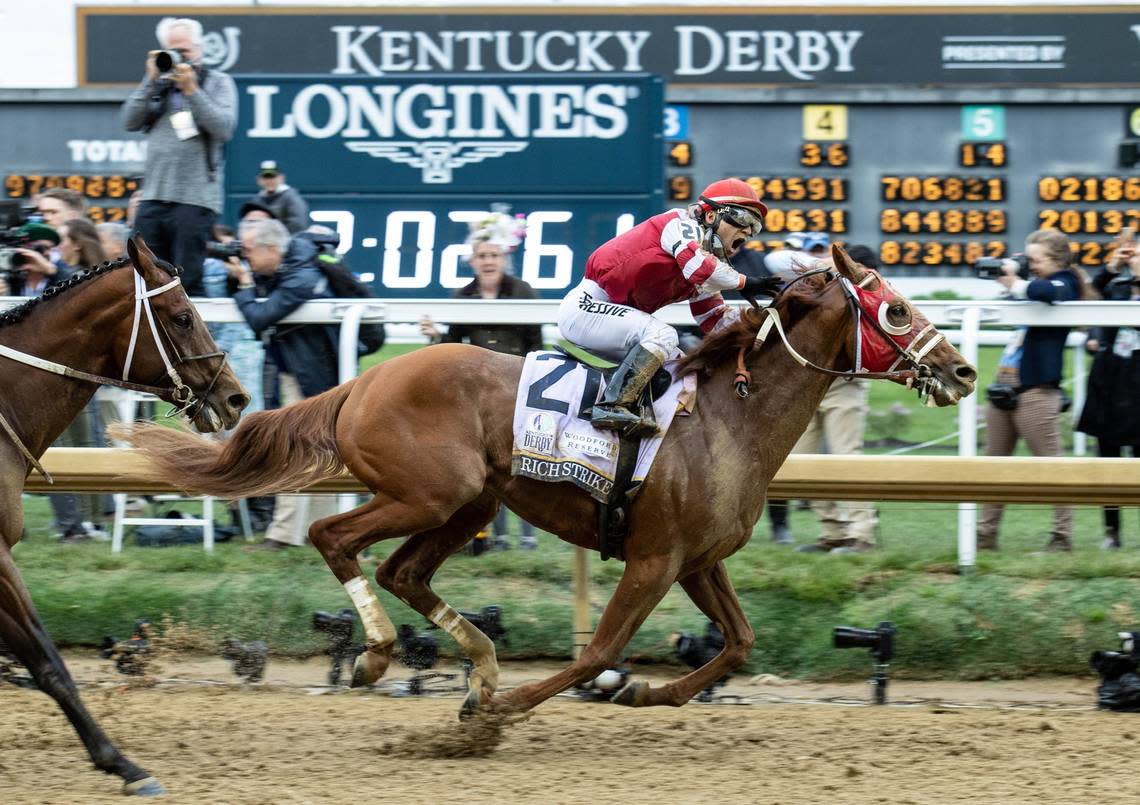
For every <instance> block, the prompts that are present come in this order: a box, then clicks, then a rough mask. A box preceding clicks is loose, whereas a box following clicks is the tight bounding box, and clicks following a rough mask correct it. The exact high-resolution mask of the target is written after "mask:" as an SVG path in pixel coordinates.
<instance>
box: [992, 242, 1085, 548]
mask: <svg viewBox="0 0 1140 805" xmlns="http://www.w3.org/2000/svg"><path fill="white" fill-rule="evenodd" d="M1025 244H1026V248H1025V255H1026V258H1027V259H1028V267H1029V277H1028V278H1026V277H1024V276H1022V275H1021V273H1020V272H1021V266H1020V264H1019V263H1018V262H1017V261H1016V260H1006V261H1005V263H1004V265H1003V267H1002V272H1003V273H1002V274H1001V276H999V277H998V278H997V281H998V282H999V283H1001V284H1002V285H1003V286H1004V287H1005V289H1006V292H1007V294H1008V295H1009V296H1010V297H1012V298H1014V299H1028V300H1030V301H1035V302H1044V303H1045V304H1053V303H1054V302H1072V301H1075V300H1079V299H1080V298H1081V296H1082V289H1083V283H1082V280H1081V278H1080V276H1079V275H1078V274H1077V272H1076V271H1074V270H1073V268H1072V265H1071V264H1072V252H1071V251H1070V249H1069V239H1068V238H1066V237H1065V236H1064V235H1063V234H1062V233H1060V232H1058V231H1056V230H1052V229H1040V230H1038V231H1036V232H1034V233H1033V234H1031V235H1030V236H1029V237H1028V238H1027V239H1026V241H1025ZM1068 335H1069V328H1068V327H1026V328H1023V329H1021V330H1019V331H1018V332H1016V333H1014V337H1013V338H1012V339H1011V341H1010V343H1009V344H1008V345H1007V346H1006V348H1005V351H1004V352H1003V353H1002V356H1001V359H1000V360H999V362H998V374H997V378H996V382H995V383H994V384H993V385H991V386H990V387H989V388H988V389H987V397H988V398H989V404H988V405H987V406H986V455H987V456H1010V455H1013V451H1014V448H1015V447H1016V445H1017V440H1018V439H1019V438H1023V439H1025V443H1026V446H1028V447H1029V450H1030V452H1032V453H1033V455H1035V456H1060V455H1062V444H1061V414H1062V413H1063V412H1064V411H1063V409H1064V408H1065V395H1064V394H1063V393H1062V392H1061V368H1062V365H1063V363H1064V356H1065V339H1066V338H1068ZM1003 508H1004V507H1003V506H1002V504H1000V503H991V504H986V505H985V506H983V507H982V519H981V522H980V523H979V524H978V548H980V549H982V550H996V549H997V532H998V526H999V525H1000V524H1001V516H1002V510H1003ZM1072 534H1073V509H1072V507H1070V506H1056V507H1054V509H1053V530H1052V534H1051V535H1050V538H1049V541H1048V543H1047V544H1046V546H1045V550H1047V551H1071V550H1072V549H1073V544H1072Z"/></svg>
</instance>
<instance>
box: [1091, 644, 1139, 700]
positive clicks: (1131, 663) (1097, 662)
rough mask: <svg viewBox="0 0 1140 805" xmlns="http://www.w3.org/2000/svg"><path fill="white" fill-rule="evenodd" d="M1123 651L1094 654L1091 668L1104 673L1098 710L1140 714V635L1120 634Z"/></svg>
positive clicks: (1099, 689) (1101, 673) (1099, 693)
mask: <svg viewBox="0 0 1140 805" xmlns="http://www.w3.org/2000/svg"><path fill="white" fill-rule="evenodd" d="M1118 634H1119V636H1120V651H1094V652H1093V653H1092V656H1091V657H1089V665H1091V666H1092V668H1093V670H1094V671H1096V672H1097V673H1098V674H1100V677H1101V682H1100V685H1098V686H1097V691H1096V693H1097V707H1099V708H1101V709H1102V710H1121V711H1126V712H1130V713H1137V712H1140V632H1118Z"/></svg>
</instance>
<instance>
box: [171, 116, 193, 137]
mask: <svg viewBox="0 0 1140 805" xmlns="http://www.w3.org/2000/svg"><path fill="white" fill-rule="evenodd" d="M170 125H172V126H174V133H175V134H177V135H178V139H179V140H189V139H190V138H191V137H197V136H198V126H197V125H196V124H195V123H194V115H193V114H192V113H191V112H190V110H189V109H183V110H182V111H180V112H175V113H174V114H172V115H171V116H170Z"/></svg>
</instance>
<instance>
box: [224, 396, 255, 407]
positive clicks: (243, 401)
mask: <svg viewBox="0 0 1140 805" xmlns="http://www.w3.org/2000/svg"><path fill="white" fill-rule="evenodd" d="M250 399H251V398H250V396H249V395H248V394H231V395H230V396H229V399H227V400H226V404H227V405H229V407H230V409H231V410H233V411H241V410H242V409H244V408H245V407H246V406H247V405H249V402H250Z"/></svg>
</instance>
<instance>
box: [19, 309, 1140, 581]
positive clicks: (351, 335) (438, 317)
mask: <svg viewBox="0 0 1140 805" xmlns="http://www.w3.org/2000/svg"><path fill="white" fill-rule="evenodd" d="M23 301H25V300H22V299H14V298H0V311H3V310H5V309H7V308H9V307H12V306H14V305H16V304H20V303H21V302H23ZM195 304H196V305H197V307H198V310H199V312H200V313H201V314H202V318H203V319H205V320H206V321H208V322H241V321H244V319H243V318H242V316H241V312H240V311H239V310H238V309H237V306H236V305H235V304H234V303H233V302H232V301H231V300H229V299H195ZM734 304H740V305H743V304H745V303H743V302H740V303H734ZM918 304H919V306H920V307H921V308H922V311H923V313H925V314H926V315H927V317H928V318H929V319H930V320H931V322H933V323H934V324H935V325H936V326H938V327H939V328H953V329H946V330H944V332H946V333H947V337H948V338H950V340H951V341H952V342H954V343H956V344H958V345H959V348H960V349H961V351H962V353H963V355H964V356H965V358H966V359H967V360H969V361H970V362H971V363H974V364H976V363H977V359H978V344H979V343H980V342H983V341H984V342H986V343H993V341H994V338H993V336H994V335H996V333H994V332H992V331H994V330H1000V329H1008V328H1011V327H1024V326H1036V327H1091V326H1109V327H1120V326H1129V327H1140V304H1137V303H1135V302H1065V303H1061V304H1057V305H1044V304H1040V303H1036V302H1023V301H1004V300H1001V301H998V300H993V301H981V302H970V301H938V300H924V301H921V302H919V303H918ZM558 305H559V302H558V300H547V299H533V300H531V299H522V300H482V299H427V298H424V299H368V300H348V299H330V300H320V301H315V302H309V303H306V304H305V305H303V306H302V307H301V308H299V309H298V310H296V311H295V312H293V313H292V314H290V315H289V316H287V317H286V318H285V319H284V321H285V322H288V323H295V324H330V323H331V324H340V325H341V332H340V345H339V349H340V361H339V374H340V380H341V382H345V381H346V380H349V379H351V378H352V377H355V376H356V374H357V371H358V368H357V367H358V361H357V339H358V331H359V326H360V323H361V322H362V321H369V322H372V321H384V322H388V323H390V324H401V325H412V324H414V323H416V322H418V321H419V320H420V317H421V316H423V315H428V316H430V317H431V318H432V319H433V320H435V321H437V322H441V323H448V324H487V323H492V324H540V325H548V326H549V325H550V324H551V322H554V321H555V320H556V319H557V316H558ZM657 315H658V316H659V317H660V318H661V319H663V320H664V321H666V322H668V323H670V324H675V325H690V324H692V323H693V320H692V316H691V314H690V313H689V309H688V306H687V305H685V304H676V305H670V306H668V307H666V308H663V309H662V310H660V311H659V312H658V314H657ZM401 329H402V330H403V333H402V334H403V335H404V336H405V338H406V337H407V333H408V332H409V330H408V328H407V327H404V328H401ZM412 332H414V331H412ZM548 332H550V333H552V334H555V333H557V330H556V329H554V330H550V331H548ZM425 341H426V339H425ZM1083 343H1084V338H1083V335H1082V334H1080V333H1075V334H1073V335H1072V336H1070V340H1069V345H1070V347H1071V348H1072V349H1073V350H1074V352H1073V412H1074V413H1073V415H1074V416H1076V415H1077V413H1078V412H1079V411H1080V410H1081V408H1082V406H1083V404H1084V398H1085V355H1084V350H1083ZM984 384H985V378H981V379H980V383H979V385H980V386H984ZM977 401H978V395H977V394H975V395H973V396H970V397H967V398H966V399H965V400H963V401H962V402H961V403H960V404H959V406H958V454H959V456H962V457H972V456H974V455H975V454H976V452H977V449H976V448H977V445H976V435H975V433H976V423H977V416H978V402H977ZM1074 452H1075V454H1076V455H1078V456H1081V455H1083V454H1084V452H1085V440H1084V435H1083V434H1076V437H1075V438H1074ZM976 518H977V514H976V506H975V504H973V503H962V504H960V508H959V517H958V553H959V564H960V565H962V566H964V567H969V566H972V565H973V563H974V556H975V543H974V530H975V525H976Z"/></svg>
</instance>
